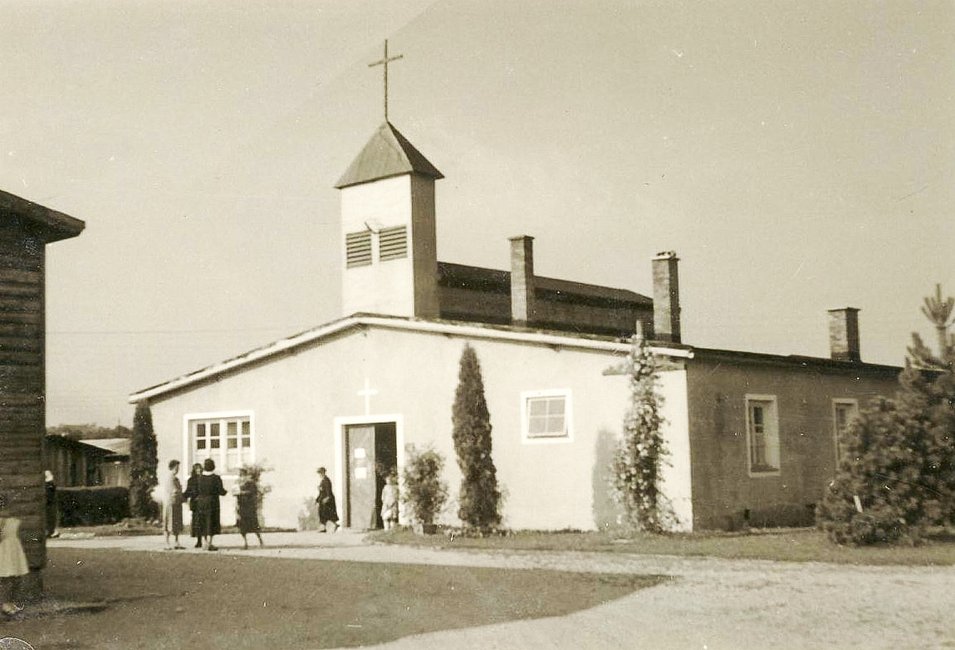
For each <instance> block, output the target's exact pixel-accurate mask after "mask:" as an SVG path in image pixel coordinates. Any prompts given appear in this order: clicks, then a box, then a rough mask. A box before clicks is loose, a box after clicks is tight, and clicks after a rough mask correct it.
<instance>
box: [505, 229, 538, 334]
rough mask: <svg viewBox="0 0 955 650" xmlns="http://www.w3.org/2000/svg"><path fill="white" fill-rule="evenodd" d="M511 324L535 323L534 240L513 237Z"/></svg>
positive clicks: (531, 238)
mask: <svg viewBox="0 0 955 650" xmlns="http://www.w3.org/2000/svg"><path fill="white" fill-rule="evenodd" d="M509 241H510V242H511V322H512V323H513V324H514V325H528V324H530V323H533V322H534V238H533V237H530V236H528V235H518V236H517V237H511V238H510V239H509Z"/></svg>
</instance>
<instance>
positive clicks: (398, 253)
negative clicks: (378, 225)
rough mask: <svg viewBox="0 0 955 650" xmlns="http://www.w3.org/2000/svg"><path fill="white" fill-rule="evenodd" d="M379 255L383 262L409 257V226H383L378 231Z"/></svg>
mask: <svg viewBox="0 0 955 650" xmlns="http://www.w3.org/2000/svg"><path fill="white" fill-rule="evenodd" d="M378 257H379V259H381V261H382V262H384V261H386V260H397V259H401V258H402V257H408V228H407V226H395V227H393V228H382V229H381V232H379V233H378Z"/></svg>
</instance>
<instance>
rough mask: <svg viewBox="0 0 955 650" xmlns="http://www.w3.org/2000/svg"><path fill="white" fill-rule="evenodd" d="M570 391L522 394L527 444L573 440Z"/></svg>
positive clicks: (522, 418)
mask: <svg viewBox="0 0 955 650" xmlns="http://www.w3.org/2000/svg"><path fill="white" fill-rule="evenodd" d="M571 413H572V409H571V400H570V391H569V390H546V391H544V390H542V391H528V392H524V393H521V420H522V427H521V428H522V429H523V434H524V440H525V441H527V442H547V441H564V442H566V441H569V440H570V439H571V434H572V431H571V421H572V420H571Z"/></svg>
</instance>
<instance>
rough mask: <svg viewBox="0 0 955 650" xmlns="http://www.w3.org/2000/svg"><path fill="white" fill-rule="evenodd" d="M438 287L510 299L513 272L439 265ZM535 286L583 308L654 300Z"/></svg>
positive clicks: (605, 290) (577, 286)
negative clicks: (502, 295)
mask: <svg viewBox="0 0 955 650" xmlns="http://www.w3.org/2000/svg"><path fill="white" fill-rule="evenodd" d="M438 284H439V285H440V286H443V287H454V288H459V289H470V290H471V291H482V292H488V293H502V294H508V295H510V293H511V272H510V271H498V270H497V269H487V268H483V267H480V266H467V265H465V264H455V263H452V262H438ZM534 284H535V286H536V288H537V290H538V291H542V292H545V293H546V294H551V295H549V296H548V297H549V299H551V300H559V301H566V302H577V303H582V304H595V303H596V304H603V303H607V304H621V303H631V304H636V305H643V306H646V307H651V306H653V298H648V297H647V296H644V295H641V294H639V293H636V292H634V291H629V290H627V289H615V288H613V287H603V286H599V285H596V284H584V283H583V282H574V281H572V280H558V279H556V278H547V277H544V276H541V275H536V276H534Z"/></svg>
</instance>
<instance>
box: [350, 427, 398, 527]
mask: <svg viewBox="0 0 955 650" xmlns="http://www.w3.org/2000/svg"><path fill="white" fill-rule="evenodd" d="M386 422H393V423H394V425H395V446H396V447H397V448H398V449H397V452H398V453H397V456H398V458H397V461H398V476H399V481H400V477H401V475H402V474H403V472H404V469H405V453H404V452H405V420H404V416H402V415H401V414H400V413H382V414H380V415H344V416H339V417H336V418H335V420H334V423H333V427H334V436H335V473H334V474H333V476H334V479H332V484H333V485H334V489H335V494H336V495H338V498H339V499H341V506H340V507H341V515H342V517H343V518H344V515H345V508H346V507H348V503H347V502H346V500H345V475H344V469H345V427H347V426H351V425H354V424H384V423H386ZM402 514H403V508H402V507H401V504H400V503H399V504H398V519H399V521H400V520H401V519H402Z"/></svg>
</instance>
